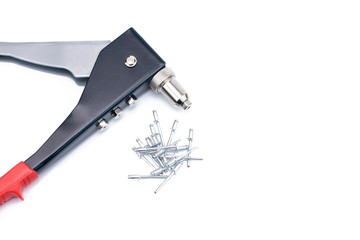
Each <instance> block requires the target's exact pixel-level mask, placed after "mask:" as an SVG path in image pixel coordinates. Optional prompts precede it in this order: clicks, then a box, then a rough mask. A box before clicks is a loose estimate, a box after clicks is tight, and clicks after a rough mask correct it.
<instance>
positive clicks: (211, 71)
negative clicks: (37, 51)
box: [0, 0, 360, 240]
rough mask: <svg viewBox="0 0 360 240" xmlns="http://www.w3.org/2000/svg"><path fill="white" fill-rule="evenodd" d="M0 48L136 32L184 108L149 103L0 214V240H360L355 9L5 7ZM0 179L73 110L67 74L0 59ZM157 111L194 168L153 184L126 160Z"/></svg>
mask: <svg viewBox="0 0 360 240" xmlns="http://www.w3.org/2000/svg"><path fill="white" fill-rule="evenodd" d="M0 9H1V15H0V22H1V30H0V41H15V42H16V41H69V40H113V39H115V38H116V37H118V36H119V35H120V34H121V33H123V32H124V31H125V30H127V29H128V28H129V27H134V28H135V29H136V30H137V31H138V32H139V33H140V34H141V35H142V36H143V37H144V38H145V40H146V41H147V42H148V43H149V44H150V45H151V46H152V47H153V48H154V49H155V50H156V51H157V53H158V54H159V55H160V56H161V57H162V58H163V59H164V60H165V61H166V62H167V65H168V66H170V67H171V68H173V70H174V71H175V72H176V75H177V78H178V80H179V82H181V83H182V85H183V86H184V87H185V88H186V89H187V90H188V92H189V94H190V97H191V100H192V102H193V107H192V108H191V109H190V110H189V111H187V112H184V111H182V110H180V109H175V108H174V107H172V106H171V105H170V104H168V103H167V102H166V100H164V99H163V98H162V97H161V96H160V95H159V96H158V95H156V94H154V93H153V92H151V91H149V92H148V93H146V94H145V95H143V96H142V97H141V98H140V99H139V101H138V103H137V104H136V106H135V107H134V108H131V109H126V110H125V111H124V112H123V115H122V116H121V118H120V119H119V120H116V121H112V122H111V124H110V125H109V127H108V128H107V129H106V131H104V132H101V133H97V134H95V135H93V136H92V137H91V138H89V139H88V140H87V141H85V142H83V143H82V144H81V145H80V146H79V147H78V148H76V149H75V150H74V151H72V152H71V154H68V155H67V156H66V157H64V158H63V159H61V160H60V161H59V162H57V163H56V164H55V165H54V166H52V167H51V168H49V169H48V170H47V171H46V172H43V173H42V174H41V175H40V176H39V179H38V180H37V181H36V182H34V183H32V184H31V185H30V186H29V187H27V188H26V189H25V191H24V197H25V201H24V202H21V201H20V200H19V199H12V200H11V201H9V202H8V203H6V204H5V205H3V206H2V207H0V236H1V237H0V238H1V239H4V240H5V239H6V240H9V239H209V238H210V237H211V238H214V239H277V240H278V239H359V238H360V229H359V224H360V194H359V185H360V174H359V170H360V162H359V159H360V151H359V146H360V124H359V123H360V114H359V106H360V94H359V93H360V81H359V79H360V71H359V66H360V33H359V32H360V14H359V13H360V5H359V3H358V1H344V0H343V1H314V0H311V1H225V0H224V1H178V2H176V3H174V2H170V1H65V0H63V1H59V2H56V3H55V2H52V1H7V2H4V1H3V2H1V3H0ZM0 71H1V77H0V78H1V87H0V108H1V112H0V126H1V135H0V174H1V175H2V174H4V173H5V172H6V171H7V170H9V169H10V168H11V167H13V166H14V165H15V164H17V163H18V162H20V161H24V160H26V159H27V158H28V157H29V156H30V155H32V154H33V153H34V152H35V151H36V150H37V149H38V148H39V147H40V146H41V145H42V143H43V142H44V141H45V140H46V139H47V138H48V137H49V136H50V134H51V133H52V132H53V131H54V130H55V129H56V128H57V127H58V126H59V125H60V124H61V122H62V121H63V120H64V119H65V118H66V117H67V115H68V114H69V113H70V111H71V110H72V109H73V107H74V106H75V105H76V103H77V101H78V99H79V97H80V95H81V93H82V90H83V86H79V85H77V84H76V83H75V81H73V79H72V78H71V77H69V76H66V75H65V76H59V75H53V74H50V73H47V72H41V71H36V70H34V69H28V68H24V67H22V66H19V65H17V64H14V63H12V62H9V61H7V60H4V59H2V58H0ZM154 109H157V110H158V112H159V115H160V118H161V119H160V120H161V123H162V126H163V131H164V132H168V131H167V130H166V129H168V128H169V127H170V126H171V124H172V121H173V120H174V119H175V118H176V119H178V120H179V129H178V130H179V131H178V133H177V135H176V137H175V138H183V139H185V138H186V137H187V131H188V128H189V127H192V128H194V145H195V146H198V147H199V150H197V151H196V152H194V154H193V156H198V157H203V158H205V160H204V161H203V162H196V163H193V164H192V167H191V168H186V167H185V168H183V169H181V171H180V172H179V174H178V175H177V176H175V177H174V178H173V179H172V180H171V181H170V182H169V183H168V185H166V186H165V187H164V188H163V189H162V191H161V192H160V193H159V194H157V195H155V194H154V193H153V191H154V190H155V189H156V187H157V186H158V185H159V184H160V182H159V181H158V180H147V181H145V180H144V181H130V180H128V179H127V175H128V174H133V173H148V172H149V171H150V169H149V168H148V166H147V165H146V164H145V163H144V162H142V161H141V160H139V159H138V158H137V156H136V155H135V154H134V153H133V152H132V150H131V148H132V147H133V146H135V145H136V142H135V139H136V138H137V137H141V138H144V137H146V136H147V135H148V134H149V129H148V124H149V123H151V122H152V110H154Z"/></svg>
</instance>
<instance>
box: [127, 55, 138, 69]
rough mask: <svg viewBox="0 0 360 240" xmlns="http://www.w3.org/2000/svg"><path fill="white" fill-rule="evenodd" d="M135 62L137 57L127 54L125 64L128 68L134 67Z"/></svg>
mask: <svg viewBox="0 0 360 240" xmlns="http://www.w3.org/2000/svg"><path fill="white" fill-rule="evenodd" d="M136 63H137V59H136V57H134V56H129V57H128V58H127V59H126V61H125V65H126V66H127V67H129V68H132V67H135V65H136Z"/></svg>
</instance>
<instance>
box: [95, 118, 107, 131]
mask: <svg viewBox="0 0 360 240" xmlns="http://www.w3.org/2000/svg"><path fill="white" fill-rule="evenodd" d="M107 125H108V122H107V121H106V120H105V119H101V120H99V121H98V122H97V123H96V127H97V129H99V130H104V129H105V128H106V126H107Z"/></svg>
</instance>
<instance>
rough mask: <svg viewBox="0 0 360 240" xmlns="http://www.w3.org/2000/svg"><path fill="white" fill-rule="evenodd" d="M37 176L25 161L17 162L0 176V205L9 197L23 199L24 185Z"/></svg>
mask: <svg viewBox="0 0 360 240" xmlns="http://www.w3.org/2000/svg"><path fill="white" fill-rule="evenodd" d="M37 178H38V175H37V173H36V172H35V171H34V170H32V169H31V168H30V167H29V166H28V165H26V163H25V162H20V163H18V164H17V165H16V166H15V167H13V168H12V169H11V170H10V171H8V172H7V173H6V174H5V175H4V176H2V177H1V178H0V206H1V205H2V204H4V203H5V202H7V201H8V200H10V199H11V198H15V197H19V198H20V199H21V200H24V198H23V196H22V192H23V190H24V188H25V187H26V186H28V185H29V184H30V183H32V182H33V181H35V180H36V179H37Z"/></svg>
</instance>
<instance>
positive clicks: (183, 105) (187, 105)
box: [181, 100, 192, 110]
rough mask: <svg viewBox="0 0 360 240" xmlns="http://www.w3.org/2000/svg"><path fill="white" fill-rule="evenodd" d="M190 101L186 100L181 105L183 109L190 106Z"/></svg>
mask: <svg viewBox="0 0 360 240" xmlns="http://www.w3.org/2000/svg"><path fill="white" fill-rule="evenodd" d="M191 105H192V103H191V102H190V101H189V100H186V101H185V102H184V103H183V104H182V105H181V107H182V108H183V109H184V110H188V109H189V108H190V107H191Z"/></svg>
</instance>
